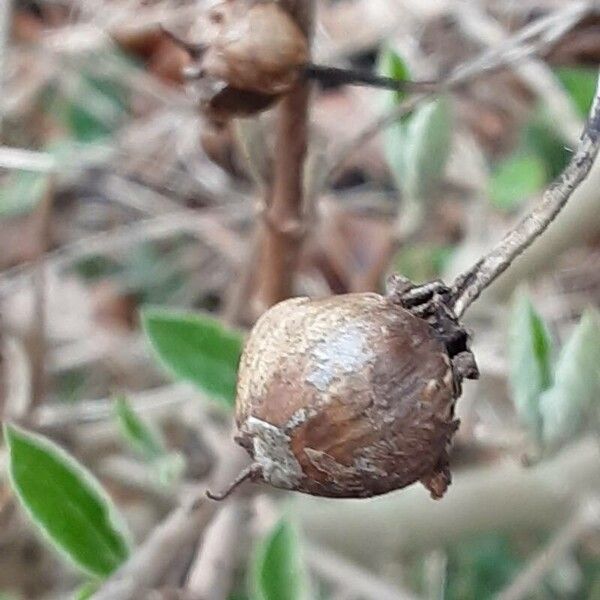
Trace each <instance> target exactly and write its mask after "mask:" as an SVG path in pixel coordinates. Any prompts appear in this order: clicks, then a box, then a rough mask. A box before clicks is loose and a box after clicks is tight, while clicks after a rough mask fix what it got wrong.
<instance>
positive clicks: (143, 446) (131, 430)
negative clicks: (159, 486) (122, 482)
mask: <svg viewBox="0 0 600 600" xmlns="http://www.w3.org/2000/svg"><path fill="white" fill-rule="evenodd" d="M115 414H116V417H117V421H118V423H119V426H120V428H121V432H122V433H123V437H124V438H125V439H126V440H127V441H128V442H129V444H130V445H131V447H132V448H133V449H134V450H135V451H136V452H138V453H139V454H141V455H142V456H143V457H144V458H146V459H147V460H154V459H156V458H158V457H160V456H164V455H165V454H166V453H167V450H166V448H165V444H164V442H163V440H162V437H161V435H160V434H159V432H158V431H155V430H154V428H152V427H151V426H150V425H148V424H147V423H145V422H144V421H143V420H142V419H141V418H140V417H139V416H138V415H137V413H136V412H135V411H134V410H133V409H132V408H131V405H130V404H129V402H127V398H125V397H124V396H120V397H119V398H117V399H116V400H115Z"/></svg>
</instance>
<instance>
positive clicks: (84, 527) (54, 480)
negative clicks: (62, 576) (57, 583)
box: [4, 424, 129, 577]
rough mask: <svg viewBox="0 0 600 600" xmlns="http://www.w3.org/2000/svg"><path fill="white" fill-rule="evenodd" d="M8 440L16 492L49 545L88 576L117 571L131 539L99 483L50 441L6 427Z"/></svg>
mask: <svg viewBox="0 0 600 600" xmlns="http://www.w3.org/2000/svg"><path fill="white" fill-rule="evenodd" d="M4 439H5V442H6V445H7V447H8V453H9V474H10V479H11V483H12V486H13V489H14V490H15V492H16V493H17V495H18V497H19V499H20V501H21V503H22V505H23V507H24V508H25V510H26V511H27V513H28V514H29V516H30V517H31V519H32V521H33V523H34V524H35V525H36V526H37V527H38V528H39V529H40V530H41V532H42V533H43V534H44V536H45V537H46V538H47V539H48V540H49V541H50V543H51V544H52V545H53V546H54V547H55V548H56V549H58V550H59V551H61V552H62V553H63V554H65V555H67V556H68V557H69V558H70V559H71V560H72V561H73V562H74V563H75V564H77V565H78V566H79V567H81V568H82V569H83V570H84V571H86V572H88V573H91V574H94V575H98V576H101V577H104V576H107V575H109V574H110V573H111V572H112V571H114V570H115V569H116V568H117V567H119V565H121V564H122V563H123V561H124V560H125V559H126V558H127V556H128V555H129V543H128V536H127V533H126V530H125V528H124V526H123V524H122V520H121V519H120V518H119V517H118V514H117V511H116V508H115V507H114V505H113V503H112V502H111V500H110V498H109V496H108V495H107V494H106V492H105V491H104V490H103V488H102V487H101V485H100V484H99V483H98V482H97V481H96V479H95V478H94V477H93V476H92V475H91V474H90V473H89V472H88V471H87V470H86V469H85V468H84V467H83V466H81V465H80V464H79V463H77V462H76V461H75V459H74V458H72V457H71V456H69V455H68V454H67V453H66V452H65V451H64V450H62V449H61V448H59V447H58V446H57V445H56V444H54V443H53V442H51V441H50V440H48V439H47V438H44V437H42V436H40V435H37V434H33V433H30V432H28V431H25V430H23V429H21V428H19V427H16V426H14V425H10V424H6V425H5V426H4Z"/></svg>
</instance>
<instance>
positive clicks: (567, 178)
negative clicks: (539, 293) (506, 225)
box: [452, 75, 600, 317]
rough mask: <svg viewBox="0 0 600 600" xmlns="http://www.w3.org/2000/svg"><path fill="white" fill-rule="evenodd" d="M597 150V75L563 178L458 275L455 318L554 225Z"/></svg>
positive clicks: (599, 120)
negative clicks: (537, 203)
mask: <svg viewBox="0 0 600 600" xmlns="http://www.w3.org/2000/svg"><path fill="white" fill-rule="evenodd" d="M599 150H600V75H599V78H598V87H597V90H596V96H595V99H594V102H593V103H592V108H591V110H590V116H589V119H588V122H587V124H586V126H585V129H584V131H583V134H582V136H581V142H580V144H579V148H578V149H577V151H576V152H575V154H574V155H573V158H572V159H571V161H570V162H569V164H568V165H567V167H566V168H565V170H564V171H563V173H562V175H561V176H560V177H559V178H558V179H557V180H556V182H555V183H554V184H553V185H552V186H551V187H550V189H548V190H547V191H546V193H545V194H544V196H543V198H542V201H541V202H540V204H539V205H537V206H536V207H535V208H534V209H533V210H532V211H531V213H529V214H528V215H527V216H526V217H525V218H524V219H522V220H521V221H520V222H519V223H518V224H517V225H516V227H515V228H514V229H513V230H512V231H510V232H509V233H508V234H507V235H506V236H505V237H504V238H503V239H502V241H501V242H500V243H499V244H498V245H497V246H496V247H495V248H494V249H493V250H492V251H491V252H490V253H489V254H487V255H486V256H485V257H483V258H482V259H481V260H480V261H479V262H478V263H477V264H475V265H474V266H473V267H471V269H469V270H468V271H466V272H465V273H463V274H462V275H459V276H458V277H457V278H456V280H455V282H454V285H453V289H452V298H453V301H452V304H453V308H454V312H455V313H456V316H457V317H460V316H462V315H463V313H464V312H465V310H466V309H467V308H468V307H469V306H470V305H471V304H472V303H473V302H474V301H475V300H476V299H477V298H478V297H479V296H480V294H481V293H482V292H483V290H485V289H486V288H487V287H488V286H489V285H490V284H491V283H492V282H493V281H494V280H495V279H497V278H498V277H499V276H500V275H501V274H502V273H503V272H504V271H505V270H506V269H507V268H508V267H509V266H510V265H511V263H512V262H513V261H514V260H515V258H517V256H519V254H521V253H522V252H523V251H524V250H525V249H526V248H528V247H529V246H530V245H531V244H532V243H533V242H534V240H535V239H536V238H537V237H538V236H540V235H541V234H542V233H543V232H544V231H545V230H546V229H547V228H548V226H549V225H550V224H551V223H552V221H554V219H555V218H556V216H557V215H558V213H560V211H561V210H562V208H563V207H564V206H565V204H566V203H567V202H568V200H569V198H570V197H571V196H572V194H573V192H574V191H575V190H576V189H577V188H578V187H579V185H580V184H581V183H582V182H583V181H584V180H585V178H586V177H587V176H588V174H589V172H590V170H591V168H592V165H593V164H594V161H595V159H596V157H597V155H598V151H599Z"/></svg>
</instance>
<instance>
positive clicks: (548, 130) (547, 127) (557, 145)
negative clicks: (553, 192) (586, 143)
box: [521, 110, 571, 183]
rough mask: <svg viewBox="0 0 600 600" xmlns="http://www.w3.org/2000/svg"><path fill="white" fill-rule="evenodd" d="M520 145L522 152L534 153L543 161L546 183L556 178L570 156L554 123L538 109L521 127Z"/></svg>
mask: <svg viewBox="0 0 600 600" xmlns="http://www.w3.org/2000/svg"><path fill="white" fill-rule="evenodd" d="M521 147H522V148H523V153H525V154H529V155H535V156H537V157H538V158H539V159H540V160H541V161H542V162H543V164H544V167H545V170H546V183H548V182H549V181H551V180H553V179H556V177H558V176H559V175H560V174H561V173H562V172H563V170H564V168H565V167H566V166H567V164H568V162H569V160H570V158H571V153H570V152H569V150H568V148H567V147H566V146H565V141H564V140H563V139H562V137H561V136H560V134H559V133H558V132H557V131H556V125H555V124H554V123H552V121H551V120H550V117H548V116H546V115H545V114H544V113H543V112H541V111H540V110H538V111H536V114H535V117H534V118H533V119H532V120H531V121H530V122H529V123H528V124H527V126H526V127H525V128H524V129H523V134H522V140H521Z"/></svg>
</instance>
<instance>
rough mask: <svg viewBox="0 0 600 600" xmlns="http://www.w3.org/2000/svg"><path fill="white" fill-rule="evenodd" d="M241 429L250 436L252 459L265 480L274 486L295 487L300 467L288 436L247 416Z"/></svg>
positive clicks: (298, 479) (300, 475) (300, 474)
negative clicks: (252, 451)
mask: <svg viewBox="0 0 600 600" xmlns="http://www.w3.org/2000/svg"><path fill="white" fill-rule="evenodd" d="M243 429H244V430H245V431H246V432H247V433H248V435H250V437H251V438H252V444H253V450H254V460H255V461H256V462H257V463H258V464H259V465H260V466H261V467H262V474H263V478H264V479H265V481H268V482H269V483H271V484H272V485H274V486H275V487H280V488H285V489H290V490H291V489H295V488H296V487H297V485H298V483H299V481H300V479H301V478H302V468H301V467H300V464H299V463H298V461H297V460H296V457H295V456H294V455H293V453H292V451H291V448H290V438H289V436H287V435H286V434H285V433H284V432H283V431H282V430H281V429H279V428H278V427H275V426H273V425H271V424H270V423H267V422H266V421H262V420H261V419H257V418H256V417H249V418H248V420H247V421H246V423H245V424H244V427H243Z"/></svg>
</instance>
